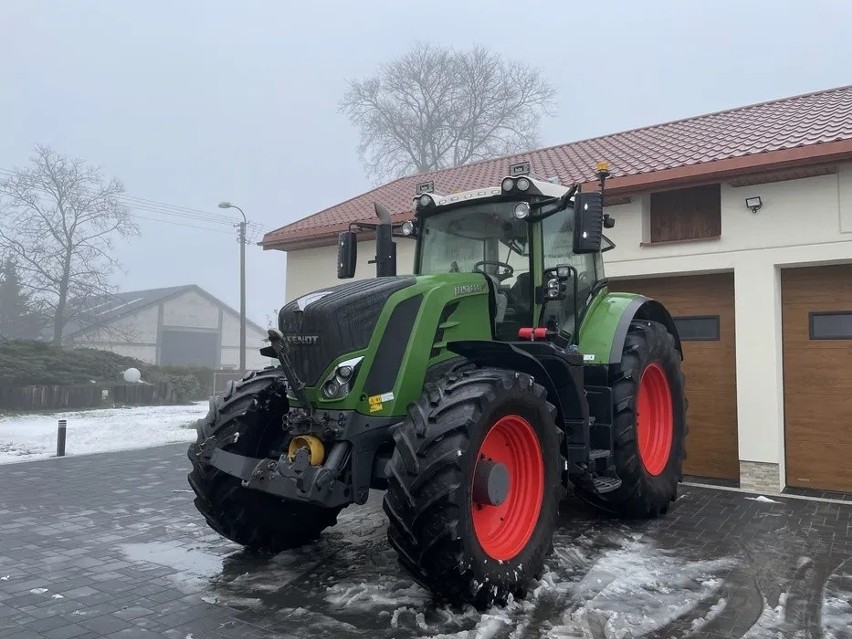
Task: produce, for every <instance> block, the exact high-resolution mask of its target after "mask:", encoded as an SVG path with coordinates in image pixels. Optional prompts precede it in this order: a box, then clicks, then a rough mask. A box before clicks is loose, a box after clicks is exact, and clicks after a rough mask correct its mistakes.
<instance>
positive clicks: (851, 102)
mask: <svg viewBox="0 0 852 639" xmlns="http://www.w3.org/2000/svg"><path fill="white" fill-rule="evenodd" d="M838 142H840V144H836V143H838ZM832 143H835V144H832ZM815 145H825V146H815ZM806 147H807V149H806V150H805V148H806ZM794 149H799V151H791V150H794ZM829 153H831V154H834V155H833V157H832V159H837V158H838V157H847V155H848V157H852V85H850V86H846V87H839V88H836V89H830V90H826V91H819V92H815V93H808V94H805V95H799V96H794V97H789V98H784V99H780V100H774V101H772V102H763V103H760V104H753V105H749V106H745V107H740V108H736V109H731V110H728V111H720V112H717V113H710V114H707V115H701V116H698V117H693V118H688V119H685V120H677V121H675V122H668V123H665V124H657V125H654V126H649V127H644V128H641V129H633V130H630V131H625V132H622V133H614V134H611V135H605V136H602V137H598V138H592V139H589V140H582V141H579V142H571V143H568V144H560V145H558V146H553V147H548V148H544V149H538V150H534V151H529V152H524V153H517V154H513V155H507V156H503V157H498V158H494V159H490V160H482V161H479V162H474V163H471V164H467V165H464V166H459V167H454V168H450V169H443V170H440V171H433V172H431V173H424V174H421V175H413V176H407V177H403V178H399V179H397V180H394V181H393V182H389V183H388V184H385V185H383V186H380V187H378V188H376V189H373V190H372V191H368V192H367V193H363V194H361V195H358V196H356V197H354V198H351V199H349V200H346V201H345V202H341V203H340V204H336V205H334V206H332V207H329V208H327V209H325V210H323V211H319V212H318V213H314V214H313V215H310V216H308V217H306V218H303V219H301V220H298V221H297V222H293V223H292V224H288V225H287V226H284V227H281V228H279V229H277V230H274V231H270V232H269V233H267V234H266V235H265V236H264V238H263V245H264V248H276V249H284V250H290V249H296V248H299V247H300V246H309V245H315V244H316V243H317V240H319V239H320V238H330V237H336V234H337V233H338V232H339V231H341V230H345V228H346V227H347V225H348V224H349V222H351V221H353V220H371V221H372V219H373V218H374V216H375V213H374V210H373V202H376V201H377V202H381V203H382V204H384V205H385V206H386V207H387V208H388V209H389V210H390V211H391V212H392V213H394V217H395V218H397V219H403V218H407V217H409V216H410V214H411V201H412V197H413V196H414V193H415V187H416V185H417V184H419V183H421V182H427V181H434V183H435V190H436V191H439V192H444V193H449V192H453V191H458V190H467V189H472V188H477V187H480V186H485V185H492V184H497V183H499V181H500V179H501V178H502V177H504V176H505V175H506V173H507V172H508V167H509V165H510V164H512V163H514V162H519V161H523V160H529V161H530V163H531V167H532V172H533V173H534V174H536V175H538V176H541V177H545V178H551V177H558V178H559V180H560V181H561V182H562V183H563V184H572V183H575V182H580V183H583V182H589V181H592V180H594V175H593V171H594V166H595V163H596V162H598V161H600V160H607V161H608V162H609V165H610V171H611V172H612V178H610V180H609V181H608V182H607V189H608V191H609V192H614V190H615V191H617V190H618V187H619V183H621V184H623V187H622V188H623V189H624V190H627V189H630V190H634V191H635V190H640V186H641V185H645V186H647V185H648V184H649V183H651V182H653V181H655V179H656V181H658V183H662V181H661V178H662V176H664V175H666V176H668V177H669V178H673V179H674V178H677V177H678V175H675V174H674V173H671V171H672V170H673V169H674V170H677V169H679V170H680V171H679V175H680V176H681V177H682V178H684V179H691V180H695V179H696V178H697V177H698V176H700V175H709V174H711V173H713V172H714V171H716V172H717V174H720V173H718V170H719V169H721V168H722V165H723V164H724V163H725V161H727V165H726V166H728V165H729V166H730V170H731V171H735V172H739V173H743V172H748V171H749V170H751V171H752V172H753V171H754V170H755V167H756V166H758V165H759V164H761V160H763V161H764V168H773V167H775V166H776V165H777V166H783V165H786V166H790V165H794V164H802V163H805V162H806V161H809V162H811V163H812V162H815V161H818V160H819V159H820V158H823V159H825V156H826V155H827V154H829ZM762 154H764V155H762ZM769 158H773V159H774V160H777V162H775V164H773V163H771V162H768V161H767V160H768V159H769ZM688 167H691V168H688ZM619 178H621V180H619ZM669 182H671V180H669ZM322 243H328V242H322Z"/></svg>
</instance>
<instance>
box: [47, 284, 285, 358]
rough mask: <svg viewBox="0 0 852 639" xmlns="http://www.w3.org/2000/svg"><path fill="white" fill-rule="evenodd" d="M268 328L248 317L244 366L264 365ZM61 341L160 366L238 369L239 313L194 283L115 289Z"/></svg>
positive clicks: (96, 302) (91, 306)
mask: <svg viewBox="0 0 852 639" xmlns="http://www.w3.org/2000/svg"><path fill="white" fill-rule="evenodd" d="M264 339H266V330H264V329H263V328H261V327H260V326H258V325H257V324H255V323H254V322H252V321H249V320H247V321H246V366H247V367H248V368H249V369H253V368H262V367H264V366H266V365H268V363H269V361H270V360H269V359H268V358H265V357H263V356H262V355H260V353H259V350H260V348H262V347H263V346H264V345H265V344H264V343H263V340H264ZM63 341H64V342H65V343H66V344H68V345H71V346H88V347H92V348H98V349H103V350H109V351H113V352H115V353H120V354H121V355H127V356H130V357H135V358H137V359H139V360H142V361H143V362H146V363H149V364H156V365H162V366H196V367H202V368H209V369H211V370H228V369H237V368H238V367H239V363H240V314H239V313H238V312H237V311H235V310H234V309H232V308H231V307H230V306H228V305H227V304H225V303H224V302H222V301H221V300H219V299H217V298H216V297H214V296H213V295H211V294H210V293H208V292H207V291H205V290H204V289H202V288H201V287H199V286H196V285H194V284H190V285H187V286H175V287H170V288H157V289H149V290H144V291H127V292H123V293H117V294H114V295H110V296H108V297H104V298H102V299H99V300H96V301H95V302H94V303H90V305H89V308H88V309H87V322H86V325H85V326H82V327H73V326H72V327H69V329H68V330H67V332H66V334H65V335H64V337H63Z"/></svg>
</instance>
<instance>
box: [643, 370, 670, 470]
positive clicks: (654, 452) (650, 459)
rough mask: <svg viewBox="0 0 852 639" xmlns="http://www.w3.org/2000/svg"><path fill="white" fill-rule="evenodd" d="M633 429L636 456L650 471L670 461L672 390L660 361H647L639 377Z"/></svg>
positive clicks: (658, 468)
mask: <svg viewBox="0 0 852 639" xmlns="http://www.w3.org/2000/svg"><path fill="white" fill-rule="evenodd" d="M638 403H639V406H638V407H637V413H636V431H637V438H638V440H639V457H640V458H641V459H642V463H643V464H644V465H645V470H647V471H648V472H649V473H650V474H652V475H659V474H660V473H661V472H663V469H664V468H665V467H666V464H668V461H669V453H670V452H671V449H672V433H673V431H674V426H673V417H672V392H671V389H670V388H669V380H668V378H667V377H666V374H665V372H664V371H663V369H662V368H661V367H660V365H659V364H649V365H648V367H647V368H646V369H645V371H644V372H643V373H642V379H641V380H639V397H638Z"/></svg>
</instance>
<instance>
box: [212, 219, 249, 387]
mask: <svg viewBox="0 0 852 639" xmlns="http://www.w3.org/2000/svg"><path fill="white" fill-rule="evenodd" d="M219 208H220V209H237V210H238V211H239V212H240V214H241V215H242V216H243V221H242V222H240V223H239V227H240V370H241V371H245V370H246V223H247V220H246V214H245V213H243V210H242V209H241V208H240V207H239V206H234V205H233V204H231V203H230V202H219Z"/></svg>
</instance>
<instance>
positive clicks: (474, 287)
mask: <svg viewBox="0 0 852 639" xmlns="http://www.w3.org/2000/svg"><path fill="white" fill-rule="evenodd" d="M484 290H485V284H461V285H459V286H456V295H468V294H470V293H482V292H483V291H484Z"/></svg>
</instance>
